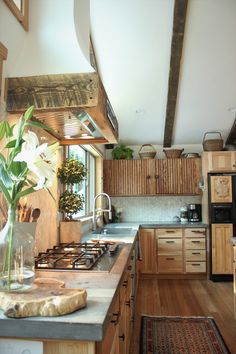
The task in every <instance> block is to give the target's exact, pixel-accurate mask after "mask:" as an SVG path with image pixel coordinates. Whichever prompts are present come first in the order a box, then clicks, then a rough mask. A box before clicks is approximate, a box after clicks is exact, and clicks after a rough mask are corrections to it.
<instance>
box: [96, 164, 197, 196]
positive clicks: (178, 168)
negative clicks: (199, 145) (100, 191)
mask: <svg viewBox="0 0 236 354" xmlns="http://www.w3.org/2000/svg"><path fill="white" fill-rule="evenodd" d="M200 162H201V160H200V159H198V158H193V159H162V160H160V159H145V160H105V161H104V166H103V186H104V191H105V192H106V193H108V194H109V195H110V196H138V195H199V194H201V191H200V189H199V188H198V182H199V180H200V176H201V163H200Z"/></svg>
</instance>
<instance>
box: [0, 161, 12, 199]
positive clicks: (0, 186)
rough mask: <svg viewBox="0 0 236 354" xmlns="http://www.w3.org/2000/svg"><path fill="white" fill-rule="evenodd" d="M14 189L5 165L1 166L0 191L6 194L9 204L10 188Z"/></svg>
mask: <svg viewBox="0 0 236 354" xmlns="http://www.w3.org/2000/svg"><path fill="white" fill-rule="evenodd" d="M11 187H12V181H11V179H10V178H9V176H8V173H7V171H6V170H5V168H4V165H3V164H1V165H0V190H1V191H2V193H3V194H4V197H5V198H6V200H7V201H8V203H10V202H11V196H10V194H9V192H8V188H11Z"/></svg>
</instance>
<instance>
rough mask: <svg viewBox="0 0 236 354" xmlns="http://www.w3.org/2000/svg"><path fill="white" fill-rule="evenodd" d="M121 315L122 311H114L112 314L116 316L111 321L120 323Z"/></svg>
mask: <svg viewBox="0 0 236 354" xmlns="http://www.w3.org/2000/svg"><path fill="white" fill-rule="evenodd" d="M119 316H120V313H119V312H117V313H113V314H112V317H114V319H112V320H111V323H114V324H115V325H116V324H117V323H118V320H119Z"/></svg>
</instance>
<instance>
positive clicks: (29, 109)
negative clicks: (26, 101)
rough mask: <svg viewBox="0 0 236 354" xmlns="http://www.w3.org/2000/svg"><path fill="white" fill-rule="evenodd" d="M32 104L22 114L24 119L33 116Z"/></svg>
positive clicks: (26, 119)
mask: <svg viewBox="0 0 236 354" xmlns="http://www.w3.org/2000/svg"><path fill="white" fill-rule="evenodd" d="M33 112H34V106H30V107H29V108H28V109H27V111H26V112H25V114H24V118H25V121H28V120H29V119H30V118H32V117H33Z"/></svg>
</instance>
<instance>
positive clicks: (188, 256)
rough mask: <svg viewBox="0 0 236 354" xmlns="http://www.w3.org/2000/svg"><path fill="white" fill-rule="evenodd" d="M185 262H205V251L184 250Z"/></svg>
mask: <svg viewBox="0 0 236 354" xmlns="http://www.w3.org/2000/svg"><path fill="white" fill-rule="evenodd" d="M185 260H186V261H206V251H205V250H197V249H196V250H186V251H185Z"/></svg>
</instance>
